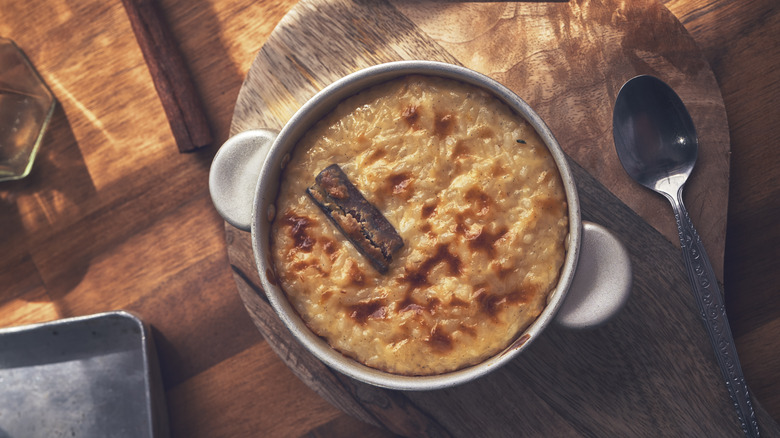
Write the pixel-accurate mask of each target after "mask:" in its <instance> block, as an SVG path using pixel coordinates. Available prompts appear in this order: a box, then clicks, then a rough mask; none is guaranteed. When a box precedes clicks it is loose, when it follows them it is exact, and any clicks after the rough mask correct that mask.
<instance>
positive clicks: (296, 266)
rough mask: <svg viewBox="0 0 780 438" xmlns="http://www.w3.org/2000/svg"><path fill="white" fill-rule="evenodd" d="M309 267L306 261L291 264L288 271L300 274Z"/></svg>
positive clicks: (309, 264)
mask: <svg viewBox="0 0 780 438" xmlns="http://www.w3.org/2000/svg"><path fill="white" fill-rule="evenodd" d="M309 266H311V263H309V262H307V261H301V262H295V263H293V264H292V266H290V271H292V272H295V273H297V274H300V273H301V272H303V271H305V270H306V268H308V267H309Z"/></svg>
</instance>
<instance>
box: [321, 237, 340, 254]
mask: <svg viewBox="0 0 780 438" xmlns="http://www.w3.org/2000/svg"><path fill="white" fill-rule="evenodd" d="M323 240H324V242H325V243H323V245H322V250H323V251H325V254H327V255H329V256H330V255H333V254H335V253H336V251H338V248H337V247H336V242H334V241H332V240H330V239H323Z"/></svg>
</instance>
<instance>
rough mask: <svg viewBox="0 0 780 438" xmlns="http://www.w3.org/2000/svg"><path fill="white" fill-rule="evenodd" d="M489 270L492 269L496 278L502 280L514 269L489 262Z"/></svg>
mask: <svg viewBox="0 0 780 438" xmlns="http://www.w3.org/2000/svg"><path fill="white" fill-rule="evenodd" d="M490 268H491V269H493V272H495V273H496V276H498V278H500V279H502V280H503V279H504V278H506V276H507V275H509V274H511V273H512V272H513V271H514V270H515V269H514V267H509V268H505V267H503V266H501V264H500V263H497V262H491V263H490Z"/></svg>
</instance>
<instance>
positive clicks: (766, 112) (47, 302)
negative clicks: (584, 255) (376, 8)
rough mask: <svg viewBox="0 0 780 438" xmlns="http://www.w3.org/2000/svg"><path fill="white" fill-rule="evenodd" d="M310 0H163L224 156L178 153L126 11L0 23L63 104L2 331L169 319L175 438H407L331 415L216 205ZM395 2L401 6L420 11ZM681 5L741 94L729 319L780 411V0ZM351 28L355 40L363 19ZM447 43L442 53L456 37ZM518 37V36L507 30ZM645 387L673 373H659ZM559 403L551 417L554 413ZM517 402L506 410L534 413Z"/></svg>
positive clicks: (700, 0) (161, 328)
mask: <svg viewBox="0 0 780 438" xmlns="http://www.w3.org/2000/svg"><path fill="white" fill-rule="evenodd" d="M590 3H591V4H592V5H595V6H598V5H602V4H603V3H602V2H590ZM296 4H297V2H296V1H295V0H282V1H278V0H274V1H268V0H219V1H216V0H160V1H159V6H160V9H161V10H162V12H163V15H164V16H165V17H166V22H167V23H168V24H169V25H170V31H171V34H172V35H173V37H174V38H175V40H176V41H177V42H178V49H179V50H180V51H181V53H182V55H183V58H184V59H185V62H186V64H187V68H188V69H189V71H190V73H191V75H192V78H193V82H194V84H195V88H196V91H197V93H198V94H199V95H200V96H201V97H202V100H203V104H204V109H205V113H206V117H207V119H208V120H209V122H210V125H211V127H212V129H213V137H214V139H215V141H214V145H213V146H211V147H206V148H203V149H200V150H198V151H197V152H195V153H193V154H179V153H178V151H177V146H176V140H175V138H174V137H173V135H172V132H171V128H170V126H169V124H168V121H167V117H166V113H165V111H164V109H163V106H162V104H161V102H160V100H159V97H158V95H157V93H156V90H155V87H154V84H153V81H152V78H151V74H150V72H149V70H148V68H147V66H146V65H145V61H144V58H143V55H142V53H141V50H140V48H139V45H138V42H137V41H136V39H135V36H134V34H133V31H132V27H131V25H130V21H129V18H128V16H127V14H126V12H125V11H124V9H123V7H122V5H121V3H120V2H103V1H100V0H82V1H79V2H72V1H66V0H28V1H24V2H18V1H14V0H0V34H2V35H3V36H4V37H9V38H12V39H13V40H15V41H16V42H17V43H18V44H19V45H20V46H21V47H22V49H23V50H24V51H25V53H26V54H27V55H28V57H29V58H30V59H31V60H32V62H33V64H34V65H35V67H36V69H37V70H38V71H39V72H40V73H41V75H42V76H43V77H44V79H45V81H46V82H47V84H48V85H49V86H50V88H52V90H53V92H54V94H55V95H56V97H57V99H58V106H57V109H56V112H55V115H54V120H53V121H52V124H51V125H50V128H49V130H48V132H47V134H46V136H45V138H44V144H43V146H42V148H41V152H40V153H39V155H38V159H37V161H36V163H35V166H34V167H33V173H32V175H31V176H30V177H29V178H27V179H25V180H22V181H17V182H13V183H4V184H2V185H0V249H1V250H0V326H3V327H7V326H13V325H20V324H24V323H31V322H40V321H47V320H52V319H56V318H60V317H68V316H78V315H81V314H86V313H94V312H102V311H107V310H116V309H115V308H113V307H114V306H120V305H122V306H126V307H127V308H128V309H132V310H133V311H134V312H135V313H137V314H138V315H140V316H141V317H142V318H143V319H144V320H145V321H146V322H148V323H150V324H151V325H152V326H153V327H154V328H155V331H154V334H155V339H156V340H157V341H158V342H157V350H158V352H159V353H160V357H161V359H160V360H161V367H162V369H163V376H164V385H165V388H166V392H167V402H168V411H169V418H170V423H171V425H172V434H173V436H186V437H198V436H209V437H211V436H247V435H250V436H258V435H259V436H263V435H273V436H291V437H295V436H310V437H343V436H367V437H386V436H392V435H393V434H392V433H390V432H388V431H387V430H386V429H380V428H377V427H375V426H370V425H368V424H367V423H364V422H361V421H359V420H355V419H354V418H353V417H351V416H349V415H347V414H345V413H343V412H341V411H340V410H338V409H336V408H335V407H333V406H331V405H330V404H329V403H328V402H327V401H325V400H324V399H323V398H321V397H320V396H319V395H317V394H316V393H315V392H314V391H312V390H311V389H310V388H309V387H307V386H306V385H305V384H303V383H301V381H300V380H299V379H298V377H296V376H295V374H293V373H292V372H291V371H290V369H289V368H288V367H287V366H286V364H285V363H284V362H283V361H282V360H281V359H280V358H279V357H278V356H277V354H276V353H275V352H274V351H273V350H272V349H271V348H269V347H270V346H269V345H268V344H267V343H266V342H265V341H264V340H263V338H262V336H261V335H260V334H259V333H258V331H257V329H256V328H255V326H254V324H253V323H252V320H251V319H250V317H249V315H248V313H247V311H246V310H245V308H244V303H243V301H242V300H241V298H240V296H239V294H238V293H237V290H236V282H235V281H234V279H233V275H234V273H233V271H232V270H231V269H230V267H229V265H228V260H227V257H226V251H227V246H226V242H225V236H226V234H225V228H224V222H223V221H222V219H221V218H219V217H218V215H217V214H216V213H215V212H214V210H213V207H211V205H210V203H209V201H208V189H207V184H206V179H207V173H208V167H209V164H210V162H211V159H212V157H213V154H214V152H215V150H216V146H217V145H218V144H220V143H221V142H223V141H224V140H225V139H227V137H228V135H229V130H230V125H231V119H232V117H233V109H234V107H235V104H236V100H237V96H238V93H239V90H240V88H241V85H242V82H243V81H244V79H245V78H246V77H247V73H248V72H249V70H250V68H251V66H252V64H253V62H254V59H255V57H256V55H257V54H258V53H259V52H260V50H261V48H262V47H263V45H264V44H265V42H266V41H267V40H268V38H269V37H270V35H271V34H272V32H273V31H274V29H275V28H276V26H277V25H279V24H280V22H281V21H282V19H283V18H284V17H285V16H286V14H287V12H288V11H290V10H291V9H293V8H294V7H296ZM393 4H394V5H396V6H394V7H396V10H400V8H401V7H403V6H404V4H402V3H398V2H394V3H393ZM665 5H666V6H667V7H668V8H669V10H670V11H671V12H672V13H673V14H674V16H676V17H677V18H678V19H679V20H680V21H681V22H682V24H683V25H684V26H685V29H686V30H687V31H688V32H689V33H690V35H691V36H692V37H693V40H695V43H696V44H697V45H698V47H699V49H700V52H701V53H702V54H703V57H704V58H705V59H706V61H707V62H708V63H709V66H710V67H711V69H712V71H713V72H714V77H715V79H716V80H717V87H718V89H719V90H720V92H721V94H722V100H723V102H724V103H725V110H726V115H727V117H728V129H729V136H730V141H731V157H730V158H731V180H730V183H729V189H730V193H729V202H728V228H727V236H726V253H725V254H726V256H725V274H724V276H725V278H724V280H725V286H726V287H725V291H726V296H727V300H728V301H727V307H728V313H729V318H730V320H731V322H732V328H733V330H734V333H735V335H736V337H737V347H738V349H739V353H740V357H741V358H742V362H743V367H744V369H745V373H746V375H747V379H748V383H749V384H750V385H751V387H752V389H753V391H754V394H755V396H756V399H758V400H759V401H760V402H761V403H762V404H763V405H764V407H766V408H767V410H768V411H769V412H770V413H772V415H773V417H774V418H775V419H780V373H778V370H780V362H778V361H780V356H779V355H777V351H779V349H780V341H778V340H780V294H777V293H776V291H777V284H780V270H777V269H776V266H775V265H776V262H775V259H776V256H775V252H776V251H775V250H774V248H777V246H778V244H780V227H777V226H775V225H774V222H773V218H774V217H777V215H778V214H780V196H778V195H780V194H778V185H777V184H776V181H777V180H778V178H779V177H780V163H779V162H778V157H780V155H778V154H776V153H774V152H773V151H774V145H776V144H777V143H778V142H779V141H780V125H778V124H777V123H776V121H777V120H778V118H780V114H778V107H777V105H776V102H777V101H778V99H780V88H779V87H778V86H779V85H780V78H778V75H777V73H776V72H777V71H780V42H778V39H777V37H776V36H777V35H778V34H780V8H778V5H777V2H776V1H775V0H744V1H740V2H733V1H729V0H669V1H665ZM443 6H445V5H443V4H442V3H441V2H435V1H434V2H430V3H421V5H420V7H428V8H433V9H437V8H438V9H441V8H442V7H443ZM478 6H482V7H485V8H488V7H490V8H496V9H490V8H488V9H486V11H487V12H484V13H482V14H473V15H472V16H470V17H469V19H470V21H471V22H473V23H474V26H475V27H477V26H479V27H480V28H483V29H484V28H486V24H485V23H487V22H491V20H492V22H499V23H500V22H501V17H502V16H503V15H502V14H503V13H504V12H502V11H505V10H507V9H501V8H497V7H496V5H488V4H482V5H478ZM498 6H501V7H502V8H504V7H511V6H512V4H510V3H506V2H505V4H500V5H498ZM547 6H549V5H546V4H544V3H542V4H540V5H539V6H538V7H540V8H541V7H547ZM595 6H591V8H593V7H595ZM523 7H524V8H527V7H537V6H533V5H528V4H524V5H523ZM329 10H330V11H332V10H333V9H332V8H331V9H329ZM355 12H357V11H355ZM650 13H664V14H666V12H664V11H663V10H657V9H652V8H651V9H650V10H649V14H650ZM496 14H499V16H498V17H497V16H496ZM353 15H355V14H353ZM358 15H359V14H358ZM507 16H508V17H511V13H510V12H507ZM649 16H651V15H648V17H649ZM358 18H360V17H359V16H358ZM444 18H445V17H444V16H442V15H437V16H436V17H433V18H431V19H430V20H428V22H427V23H423V22H419V21H411V20H409V19H407V20H405V21H404V23H405V25H404V26H405V28H419V27H422V26H426V28H427V29H430V28H431V27H435V26H434V25H435V23H436V21H437V20H443V19H444ZM583 18H584V22H585V23H586V22H587V21H588V20H587V17H586V16H583ZM540 19H542V20H543V19H544V17H540ZM342 29H343V32H344V33H346V34H350V35H354V34H355V32H356V31H355V30H354V26H351V25H350V23H344V24H343V26H342ZM572 29H573V28H570V31H571V30H572ZM573 30H576V29H573ZM300 31H301V32H305V31H306V29H300ZM363 32H364V34H362V35H356V37H359V38H363V39H364V41H365V43H364V44H363V45H362V46H361V47H365V48H366V50H365V51H366V54H365V55H364V56H368V57H377V56H378V53H375V54H371V53H370V52H369V51H368V48H369V47H370V45H371V42H372V41H375V40H376V38H377V33H378V31H374V30H371V29H369V30H367V31H366V30H364V31H363ZM416 33H418V34H422V33H423V32H421V31H416ZM656 33H657V32H656ZM497 36H500V35H497ZM657 36H658V37H659V38H660V39H661V40H662V41H663V37H662V35H657ZM397 37H398V38H399V39H400V38H402V35H398V36H397ZM431 38H432V37H431ZM395 41H396V40H395V39H394V40H393V41H392V42H391V44H397V43H396V42H395ZM437 44H438V46H439V47H437V48H436V51H438V50H439V49H440V48H441V46H442V45H443V44H444V42H442V41H440V42H438V43H437ZM448 44H450V45H453V46H457V45H460V44H467V42H463V41H455V42H449V43H448ZM505 44H510V45H512V44H517V43H516V42H515V41H513V40H511V39H508V38H507V39H506V40H505ZM294 49H295V48H291V51H292V52H295V50H294ZM418 49H420V50H430V49H428V48H425V47H422V48H418ZM418 49H415V50H418ZM393 50H396V51H401V53H403V51H404V50H407V49H404V48H400V47H399V48H394V49H393ZM502 52H504V53H505V54H507V55H511V54H512V51H510V50H507V49H503V50H502ZM541 55H542V54H539V55H537V56H541ZM455 61H458V60H455ZM461 63H463V62H461ZM524 97H525V96H524ZM282 101H283V100H279V102H282ZM686 103H687V102H686ZM294 104H295V102H291V105H294ZM281 110H282V113H283V111H284V107H282V108H281ZM697 123H698V122H697ZM596 137H597V135H594V138H596ZM665 208H666V207H665V206H663V207H660V209H659V210H665ZM184 225H186V226H187V227H191V228H193V229H192V232H189V233H187V232H186V230H182V227H183V226H184ZM697 225H698V222H697ZM564 335H565V332H564V333H562V334H559V335H555V336H564ZM570 335H571V334H570ZM556 339H557V338H556ZM567 339H568V338H567ZM537 347H538V348H540V349H542V347H544V348H543V349H544V350H545V351H546V350H548V349H552V350H553V351H554V348H552V346H550V345H544V344H539V345H535V346H534V348H537ZM632 348H633V347H632ZM627 351H630V350H627ZM557 354H559V355H561V356H565V352H564V353H561V352H558V353H557ZM703 355H704V351H702V352H701V357H704V356H703ZM610 357H614V356H610ZM529 360H531V359H529ZM636 372H640V373H641V369H639V370H636ZM590 375H592V374H590ZM647 378H648V379H654V381H656V382H660V381H661V378H660V376H658V375H652V376H649V377H647ZM601 380H602V379H593V380H592V381H590V384H592V385H596V384H598V383H600V381H601ZM543 382H544V381H542V383H543ZM513 385H515V384H513ZM523 385H528V383H523ZM513 387H516V386H513ZM629 388H633V387H630V386H629ZM621 391H623V390H622V389H621ZM642 394H644V395H647V396H648V397H652V396H653V394H654V393H653V392H643V393H642ZM562 400H563V399H562V398H561V397H560V393H558V394H557V395H554V396H553V395H551V397H550V405H549V406H552V407H555V406H556V405H557V404H559V403H564V401H562ZM577 401H578V400H575V402H577ZM489 402H490V403H494V404H495V399H494V398H491V399H489ZM579 402H581V400H580V401H579ZM549 406H548V407H544V406H543V405H542V406H541V407H540V408H539V409H540V412H543V413H544V412H547V411H551V410H552V409H553V408H551V407H549ZM500 409H502V410H501V412H505V413H507V416H512V415H514V414H515V411H516V410H517V409H514V410H512V412H508V411H509V408H508V407H500ZM309 413H310V414H309ZM458 414H464V415H465V414H467V413H464V412H461V411H458V412H455V413H453V415H458ZM615 415H617V414H615ZM611 418H613V417H611ZM618 420H619V419H618ZM616 421H617V420H616ZM675 421H679V420H675ZM515 432H516V431H515ZM565 432H566V431H565V430H562V433H561V434H560V435H566V433H565ZM512 435H513V436H514V435H516V433H513V434H512ZM721 435H722V434H717V435H716V436H721Z"/></svg>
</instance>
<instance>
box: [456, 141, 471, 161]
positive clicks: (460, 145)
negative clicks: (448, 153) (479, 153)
mask: <svg viewBox="0 0 780 438" xmlns="http://www.w3.org/2000/svg"><path fill="white" fill-rule="evenodd" d="M470 154H471V150H470V149H469V147H468V145H467V144H466V142H465V141H463V140H458V141H457V143H455V147H453V148H452V158H455V159H458V158H460V157H464V156H467V155H470Z"/></svg>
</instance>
